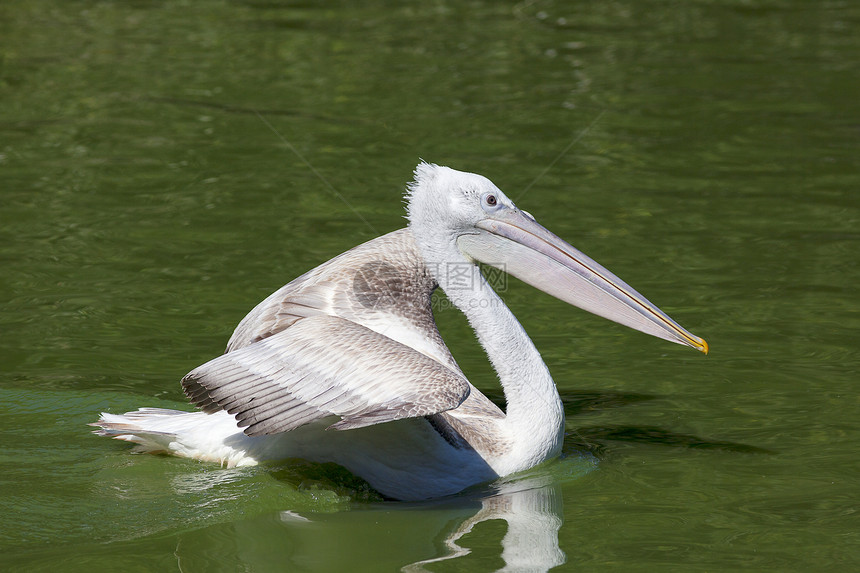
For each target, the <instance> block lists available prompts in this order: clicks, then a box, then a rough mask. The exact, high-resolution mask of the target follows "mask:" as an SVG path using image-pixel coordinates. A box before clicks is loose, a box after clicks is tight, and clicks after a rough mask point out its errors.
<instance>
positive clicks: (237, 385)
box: [182, 316, 470, 436]
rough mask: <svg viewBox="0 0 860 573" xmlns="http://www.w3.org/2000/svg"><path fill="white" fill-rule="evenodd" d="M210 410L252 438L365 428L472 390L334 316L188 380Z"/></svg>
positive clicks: (455, 401)
mask: <svg viewBox="0 0 860 573" xmlns="http://www.w3.org/2000/svg"><path fill="white" fill-rule="evenodd" d="M182 387H183V389H184V390H185V393H186V395H187V396H188V398H189V399H190V400H191V401H192V402H193V403H194V404H196V405H197V406H199V407H201V408H202V409H203V410H204V411H207V412H212V411H217V410H220V409H224V410H227V411H228V412H230V413H231V414H233V415H235V416H236V419H237V421H238V422H239V426H241V427H245V430H244V431H245V433H246V434H248V435H249V436H257V435H266V434H274V433H278V432H286V431H290V430H293V429H295V428H298V427H299V426H302V425H304V424H308V423H310V422H313V421H316V420H319V419H322V418H325V417H328V416H331V415H337V416H340V417H341V420H340V421H339V422H337V423H335V424H333V425H332V426H331V427H332V428H335V429H340V430H346V429H353V428H361V427H364V426H369V425H373V424H380V423H383V422H390V421H392V420H399V419H402V418H412V417H420V416H429V415H432V414H438V413H440V412H445V411H447V410H451V409H453V408H456V407H457V406H459V405H460V404H461V403H462V402H463V401H464V400H465V399H466V398H467V397H468V396H469V390H470V385H469V383H468V381H466V379H465V378H464V377H463V376H462V374H460V373H458V372H454V371H453V370H451V369H449V368H447V367H446V366H444V365H443V364H441V363H439V362H437V361H436V360H433V359H432V358H430V357H428V356H426V355H424V354H421V353H420V352H418V351H416V350H414V349H412V348H410V347H408V346H406V345H404V344H401V343H399V342H397V341H395V340H392V339H390V338H388V337H386V336H384V335H382V334H379V333H377V332H375V331H373V330H371V329H369V328H367V327H364V326H361V325H359V324H356V323H354V322H351V321H349V320H346V319H343V318H338V317H333V316H311V317H307V318H302V319H301V320H298V321H296V322H295V324H293V325H292V326H291V327H290V328H287V329H286V330H283V331H281V332H278V333H277V334H274V335H272V336H270V337H268V338H265V339H263V340H260V341H259V342H256V343H254V344H251V345H249V346H246V347H244V348H240V349H238V350H234V351H233V352H228V353H227V354H224V355H222V356H219V357H218V358H216V359H214V360H211V361H209V362H207V363H206V364H204V365H203V366H200V367H198V368H196V369H194V370H192V371H191V372H190V373H189V374H188V375H186V376H185V378H183V379H182Z"/></svg>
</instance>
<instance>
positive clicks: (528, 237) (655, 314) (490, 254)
mask: <svg viewBox="0 0 860 573" xmlns="http://www.w3.org/2000/svg"><path fill="white" fill-rule="evenodd" d="M477 228H478V232H477V233H475V234H470V235H462V236H460V238H459V239H458V240H457V244H458V246H459V247H460V250H461V251H462V252H463V253H465V254H466V255H467V256H469V257H471V258H473V259H475V260H477V261H479V262H482V263H484V264H487V265H490V266H493V267H495V268H497V269H500V270H502V271H504V272H506V273H509V274H511V275H513V276H515V277H517V278H518V279H520V280H522V281H524V282H527V283H529V284H530V285H532V286H533V287H535V288H539V289H540V290H542V291H544V292H546V293H547V294H551V295H552V296H554V297H556V298H558V299H560V300H563V301H565V302H567V303H569V304H572V305H574V306H578V307H579V308H582V309H583V310H587V311H588V312H591V313H593V314H596V315H598V316H602V317H604V318H608V319H609V320H612V321H614V322H617V323H619V324H623V325H625V326H629V327H630V328H634V329H636V330H639V331H641V332H644V333H646V334H650V335H652V336H656V337H658V338H663V339H665V340H669V341H671V342H675V343H678V344H684V345H687V346H692V347H693V348H695V349H696V350H699V351H701V352H704V353H705V354H707V353H708V343H707V342H705V341H704V340H703V339H701V338H699V337H698V336H696V335H694V334H692V333H690V332H689V331H687V330H686V329H684V328H683V327H682V326H681V325H680V324H678V323H677V322H675V321H674V320H672V319H671V318H669V316H668V315H667V314H666V313H665V312H663V311H662V310H660V309H659V308H657V307H656V306H654V305H653V304H651V303H650V302H649V301H648V299H646V298H645V297H644V296H642V295H641V294H639V293H638V292H636V291H635V290H634V289H633V288H632V287H631V286H630V285H628V284H627V283H625V282H624V281H622V280H621V279H619V278H618V277H617V276H615V275H614V274H612V273H611V272H609V271H608V270H607V269H606V268H604V267H603V266H602V265H600V264H598V263H597V262H596V261H594V260H593V259H591V258H590V257H588V256H586V255H585V254H583V253H582V252H580V251H579V250H577V249H575V248H574V247H573V246H571V245H570V244H568V243H567V242H565V241H564V240H562V239H561V238H559V237H558V236H556V235H554V234H553V233H551V232H550V231H548V230H547V229H546V228H544V227H543V226H541V225H540V224H539V223H537V222H536V221H535V220H534V219H533V218H531V217H530V216H529V215H527V214H525V213H524V212H522V211H520V210H519V209H512V210H510V211H506V212H505V213H504V214H502V215H500V216H498V217H497V218H493V219H485V220H484V221H481V222H480V223H478V224H477Z"/></svg>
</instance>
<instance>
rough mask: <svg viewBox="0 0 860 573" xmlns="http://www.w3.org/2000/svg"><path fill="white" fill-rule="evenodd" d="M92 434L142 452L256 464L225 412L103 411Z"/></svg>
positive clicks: (241, 436) (242, 438)
mask: <svg viewBox="0 0 860 573" xmlns="http://www.w3.org/2000/svg"><path fill="white" fill-rule="evenodd" d="M90 425H91V426H95V427H97V428H99V429H98V430H95V432H94V433H95V434H97V435H99V436H107V437H110V438H114V439H117V440H124V441H126V442H133V443H135V444H137V449H138V451H141V452H145V453H153V454H155V453H165V454H173V455H176V456H180V457H183V458H192V459H196V460H202V461H211V462H218V463H220V464H221V465H226V466H227V467H236V466H248V465H256V463H257V460H255V459H254V458H253V457H251V456H250V455H248V452H247V448H245V447H243V446H244V445H245V444H244V442H246V441H247V436H244V435H243V434H242V432H241V430H240V429H239V428H238V427H237V426H236V420H235V419H234V418H233V417H232V416H230V415H229V414H228V413H227V412H223V411H222V412H216V413H214V414H206V413H204V412H181V411H179V410H167V409H164V408H140V409H139V410H136V411H134V412H126V413H125V414H108V413H106V412H103V413H102V415H101V417H100V418H99V420H98V421H97V422H94V423H92V424H90Z"/></svg>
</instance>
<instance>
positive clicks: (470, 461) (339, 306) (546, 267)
mask: <svg viewBox="0 0 860 573" xmlns="http://www.w3.org/2000/svg"><path fill="white" fill-rule="evenodd" d="M406 200H407V202H408V206H407V213H408V220H409V225H408V227H407V228H405V229H400V230H398V231H394V232H392V233H388V234H387V235H384V236H382V237H378V238H376V239H373V240H371V241H368V242H367V243H364V244H362V245H359V246H357V247H355V248H353V249H351V250H349V251H347V252H345V253H343V254H341V255H339V256H337V257H335V258H333V259H332V260H330V261H328V262H327V263H324V264H322V265H320V266H318V267H316V268H315V269H313V270H311V271H309V272H307V273H305V274H304V275H302V276H300V277H299V278H297V279H295V280H294V281H292V282H291V283H289V284H287V285H286V286H284V287H282V288H281V289H279V290H278V291H276V292H274V293H273V294H272V295H271V296H269V297H268V298H267V299H265V300H264V301H263V302H261V303H260V304H258V305H257V306H256V307H255V308H254V309H253V310H252V311H251V312H250V313H249V314H248V315H247V316H246V317H245V318H244V319H243V320H242V321H241V322H240V323H239V326H238V327H236V330H235V331H234V332H233V336H232V337H231V338H230V341H229V342H228V344H227V350H226V352H225V353H224V354H223V355H221V356H219V357H218V358H215V359H214V360H211V361H209V362H207V363H206V364H204V365H202V366H200V367H198V368H195V369H194V370H192V371H191V372H190V373H188V374H187V375H186V376H185V377H184V378H183V379H182V387H183V389H184V390H185V394H186V395H187V396H188V398H189V399H190V400H191V402H193V403H194V404H195V405H197V406H198V407H200V409H201V410H202V411H200V412H179V411H176V410H163V409H154V408H141V409H140V410H137V411H134V412H129V413H126V414H124V415H114V414H107V413H104V414H102V416H101V418H100V419H99V421H98V422H96V423H95V424H93V425H95V426H98V427H99V428H100V430H98V431H97V433H98V434H100V435H105V436H111V437H114V438H117V439H121V440H127V441H130V442H135V443H137V444H139V445H140V446H142V449H143V450H144V451H150V452H167V453H171V454H175V455H178V456H183V457H188V458H194V459H198V460H207V461H214V462H220V463H221V464H222V465H227V466H228V467H233V466H244V465H253V464H257V463H258V462H260V461H263V460H273V459H285V458H303V459H306V460H310V461H313V462H334V463H336V464H339V465H341V466H343V467H345V468H347V469H348V470H349V471H351V472H352V473H354V474H356V475H358V476H360V477H361V478H363V479H364V480H366V481H367V482H368V483H369V484H370V485H371V486H372V487H373V488H374V489H376V490H377V491H379V492H380V493H381V494H383V495H385V496H387V497H390V498H394V499H402V500H420V499H428V498H433V497H440V496H444V495H448V494H453V493H456V492H459V491H461V490H463V489H464V488H466V487H469V486H471V485H473V484H477V483H480V482H485V481H488V480H492V479H494V478H497V477H499V476H505V475H508V474H512V473H515V472H519V471H522V470H526V469H528V468H531V467H533V466H535V465H537V464H540V463H541V462H543V461H546V460H548V459H551V458H553V457H555V456H557V455H558V454H559V452H560V450H561V446H562V439H563V430H564V410H563V408H562V403H561V400H560V398H559V395H558V392H557V391H556V388H555V384H554V383H553V380H552V377H551V376H550V373H549V370H548V369H547V367H546V365H545V364H544V362H543V360H542V359H541V356H540V354H539V353H538V351H537V349H536V348H535V346H534V344H533V343H532V341H531V339H530V338H529V337H528V335H527V334H526V332H525V330H524V329H523V328H522V326H521V325H520V323H519V322H517V319H516V318H515V317H514V315H513V313H511V311H510V310H509V309H508V307H506V306H505V304H504V303H503V302H502V300H501V299H500V298H499V297H498V295H497V294H496V293H495V291H494V290H493V289H492V288H491V287H490V285H489V284H488V283H487V281H486V280H485V279H484V277H483V276H482V275H481V272H480V270H479V267H478V265H477V263H478V262H483V263H485V264H487V265H491V266H494V267H497V268H499V269H501V270H503V271H505V272H507V273H509V274H511V275H513V276H515V277H517V278H519V279H521V280H523V281H525V282H527V283H529V284H531V285H533V286H535V287H537V288H539V289H541V290H543V291H544V292H546V293H548V294H551V295H553V296H555V297H557V298H559V299H561V300H563V301H565V302H568V303H570V304H573V305H576V306H579V307H581V308H583V309H585V310H587V311H589V312H592V313H594V314H597V315H600V316H603V317H605V318H608V319H610V320H613V321H615V322H618V323H621V324H624V325H626V326H629V327H631V328H635V329H636V330H640V331H642V332H645V333H648V334H651V335H653V336H657V337H660V338H664V339H666V340H669V341H671V342H676V343H679V344H685V345H687V346H691V347H693V348H696V349H698V350H700V351H702V352H707V350H708V346H707V343H706V342H705V341H704V340H702V339H701V338H699V337H697V336H695V335H693V334H691V333H690V332H688V331H687V330H685V329H684V328H682V327H681V326H680V325H679V324H678V323H676V322H675V321H674V320H672V319H671V318H669V317H668V316H667V315H666V314H665V313H663V312H662V311H661V310H660V309H658V308H657V307H655V306H654V305H653V304H651V303H650V302H648V301H647V300H646V299H645V298H644V297H643V296H642V295H640V294H639V293H637V292H636V291H635V290H633V289H632V288H631V287H630V286H628V285H627V284H626V283H624V282H623V281H622V280H621V279H619V278H618V277H616V276H615V275H614V274H612V273H611V272H609V271H608V270H606V269H605V268H603V267H602V266H601V265H599V264H598V263H596V262H595V261H593V260H592V259H590V258H589V257H587V256H585V255H584V254H583V253H581V252H580V251H578V250H577V249H575V248H574V247H572V246H571V245H569V244H568V243H566V242H565V241H563V240H562V239H560V238H559V237H557V236H556V235H554V234H552V233H551V232H550V231H548V230H547V229H545V228H544V227H542V226H541V225H540V224H538V223H537V222H536V221H535V219H534V218H533V217H532V216H531V215H530V214H528V213H527V212H525V211H522V210H520V209H518V208H517V207H516V206H514V204H513V202H512V201H511V200H510V199H509V198H508V197H507V196H505V194H504V193H502V192H501V191H500V190H499V189H498V188H497V187H496V186H495V185H493V183H492V182H490V181H489V180H488V179H486V178H485V177H482V176H480V175H475V174H472V173H463V172H460V171H455V170H453V169H450V168H447V167H440V166H437V165H432V164H427V163H421V164H420V165H418V167H417V168H416V169H415V178H414V180H413V181H412V182H411V183H410V184H409V185H408V187H407V193H406ZM437 286H439V287H441V288H442V290H443V291H445V294H446V295H447V296H448V299H449V300H450V301H451V302H452V303H453V304H454V305H456V306H457V308H459V309H460V310H461V311H462V312H463V313H464V314H465V315H466V317H467V318H468V320H469V323H470V324H471V326H472V328H473V329H474V331H475V333H476V335H477V336H478V339H479V341H480V343H481V345H482V346H483V347H484V349H485V350H486V352H487V355H488V357H489V359H490V362H491V363H492V365H493V367H494V368H495V370H496V372H497V373H498V376H499V380H500V381H501V384H502V387H503V389H504V393H505V400H506V402H507V408H506V410H505V411H504V412H503V411H502V410H500V409H499V408H498V407H497V406H496V405H495V404H493V403H492V402H491V401H490V400H489V399H488V398H487V397H485V396H484V395H483V394H481V392H480V391H479V390H478V389H477V388H475V387H474V386H472V385H471V384H470V383H469V381H468V380H466V378H465V376H464V375H463V372H462V371H461V370H460V368H459V367H458V366H457V363H456V362H455V361H454V358H453V357H452V356H451V353H450V351H449V350H448V348H447V347H446V346H445V343H444V342H443V341H442V338H441V336H440V335H439V331H438V330H437V329H436V324H435V322H434V320H433V313H432V310H431V308H430V295H431V293H432V292H433V290H434V289H435V288H436V287H437Z"/></svg>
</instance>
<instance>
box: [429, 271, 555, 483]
mask: <svg viewBox="0 0 860 573" xmlns="http://www.w3.org/2000/svg"><path fill="white" fill-rule="evenodd" d="M438 271H439V272H438V275H439V276H438V277H437V280H438V282H439V285H440V287H441V288H442V290H444V291H445V294H446V295H447V296H448V298H449V300H451V302H452V303H453V304H454V305H456V306H457V307H458V308H459V309H460V310H461V311H463V313H464V314H465V315H466V318H468V320H469V323H470V324H471V325H472V328H473V329H474V330H475V334H477V336H478V340H479V341H480V343H481V345H482V346H483V347H484V350H485V351H486V352H487V356H488V357H489V359H490V362H491V363H492V365H493V367H494V368H495V370H496V372H497V373H498V375H499V380H500V382H501V384H502V388H503V389H504V392H505V400H506V401H507V409H506V417H505V424H504V425H505V430H506V433H507V434H508V435H507V436H506V437H507V438H508V439H509V440H511V442H512V444H513V448H512V450H511V452H510V455H509V458H510V459H509V464H510V467H508V468H505V469H506V471H511V472H514V471H520V470H524V469H527V468H529V467H532V466H534V465H536V464H538V463H541V462H542V461H545V460H547V459H549V458H552V457H554V456H556V455H557V454H558V453H559V451H560V450H561V444H562V441H563V435H564V409H563V407H562V404H561V399H560V398H559V395H558V391H557V390H556V387H555V383H554V382H553V380H552V377H551V376H550V373H549V370H548V369H547V367H546V364H544V362H543V359H541V356H540V353H539V352H538V351H537V348H535V346H534V344H533V343H532V341H531V339H530V338H529V337H528V335H527V334H526V331H525V330H524V329H523V327H522V325H520V323H519V321H517V319H516V317H515V316H514V315H513V313H512V312H511V311H510V309H509V308H508V307H507V306H505V303H504V302H502V299H501V298H499V296H498V295H497V294H496V292H495V291H494V290H493V289H492V287H490V285H489V284H487V281H486V280H485V279H484V277H483V276H482V274H481V272H480V270H479V269H478V267H477V266H476V265H474V264H472V263H468V262H466V261H465V260H464V261H463V263H457V264H451V263H449V264H447V265H446V267H445V268H443V269H438Z"/></svg>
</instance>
